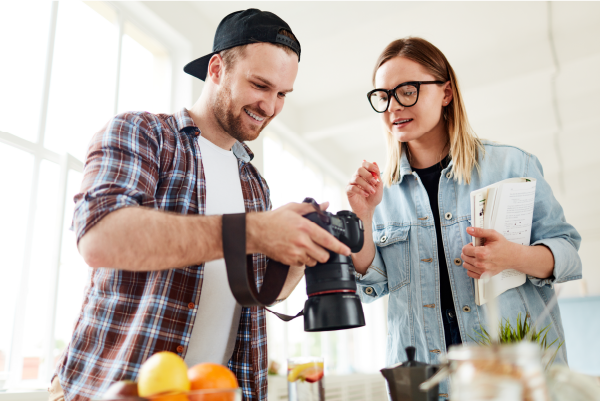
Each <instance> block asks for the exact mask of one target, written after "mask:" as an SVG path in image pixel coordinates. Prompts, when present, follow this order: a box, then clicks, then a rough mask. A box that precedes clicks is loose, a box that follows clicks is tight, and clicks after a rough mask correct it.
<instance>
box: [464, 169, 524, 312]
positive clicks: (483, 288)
mask: <svg viewBox="0 0 601 401" xmlns="http://www.w3.org/2000/svg"><path fill="white" fill-rule="evenodd" d="M535 192H536V179H535V178H530V177H520V178H509V179H507V180H503V181H499V182H496V183H494V184H492V185H489V186H487V187H484V188H481V189H478V190H476V191H473V192H471V194H470V204H471V212H472V226H474V227H479V228H485V229H491V228H492V229H494V230H496V231H497V232H499V233H501V234H503V236H504V237H505V238H507V240H509V241H511V242H515V243H517V244H521V245H530V232H531V231H532V214H533V211H534V195H535ZM483 241H484V239H483V238H476V237H474V238H473V242H472V243H473V245H474V246H483V245H485V244H484V243H483ZM525 282H526V275H525V274H524V273H521V272H519V271H517V270H513V269H508V270H503V271H502V272H501V273H499V274H497V275H496V276H494V277H492V278H490V279H476V280H475V290H476V291H475V292H476V294H475V296H476V304H477V305H484V304H485V303H486V302H488V301H489V300H491V299H493V298H495V297H498V296H499V295H501V294H502V293H504V292H505V291H507V290H509V289H511V288H515V287H518V286H520V285H522V284H524V283H525Z"/></svg>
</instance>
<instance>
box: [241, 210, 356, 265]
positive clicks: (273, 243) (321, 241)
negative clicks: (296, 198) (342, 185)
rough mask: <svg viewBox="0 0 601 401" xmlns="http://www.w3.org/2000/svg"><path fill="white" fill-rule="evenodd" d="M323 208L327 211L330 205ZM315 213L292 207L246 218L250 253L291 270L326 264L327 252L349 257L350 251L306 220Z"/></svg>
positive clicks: (247, 248) (247, 249)
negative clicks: (276, 262)
mask: <svg viewBox="0 0 601 401" xmlns="http://www.w3.org/2000/svg"><path fill="white" fill-rule="evenodd" d="M320 207H321V209H322V210H325V209H326V208H327V207H328V203H327V202H326V203H323V204H322V205H320ZM314 210H315V209H313V206H311V205H310V204H308V203H289V204H287V205H285V206H282V207H280V208H278V209H275V210H272V211H270V212H264V213H249V214H248V215H247V216H246V238H247V239H246V251H247V253H256V252H258V253H263V254H265V255H267V257H269V258H270V259H273V260H277V261H278V262H281V263H283V264H285V265H290V266H302V265H307V266H315V265H316V264H317V262H320V263H325V262H327V261H328V259H329V257H330V255H329V253H328V252H327V250H326V249H329V250H331V251H332V252H336V253H340V254H343V255H347V256H349V255H350V254H351V250H350V248H349V247H347V246H346V245H344V244H343V243H342V242H340V241H338V240H337V239H336V238H334V236H332V235H331V234H330V233H328V232H327V231H325V230H324V229H322V228H321V227H319V226H318V225H317V224H315V223H313V222H311V221H309V220H307V219H306V218H304V217H303V215H305V214H308V213H311V212H312V211H314ZM324 248H325V249H324Z"/></svg>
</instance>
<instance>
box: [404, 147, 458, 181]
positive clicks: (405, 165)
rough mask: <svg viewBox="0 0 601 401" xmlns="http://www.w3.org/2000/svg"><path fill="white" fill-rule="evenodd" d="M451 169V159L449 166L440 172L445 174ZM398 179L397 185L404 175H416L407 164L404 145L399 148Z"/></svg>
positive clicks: (407, 159)
mask: <svg viewBox="0 0 601 401" xmlns="http://www.w3.org/2000/svg"><path fill="white" fill-rule="evenodd" d="M452 168H453V159H452V158H451V160H450V161H449V165H448V166H447V167H446V168H445V169H444V170H442V171H443V173H446V172H447V171H450V170H451V169H452ZM400 171H401V174H400V178H399V182H398V184H400V183H401V182H403V178H404V177H405V176H406V175H416V173H415V172H414V171H413V169H412V168H411V164H410V163H409V158H407V147H406V146H405V144H403V146H401V166H400Z"/></svg>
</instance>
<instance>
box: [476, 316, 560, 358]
mask: <svg viewBox="0 0 601 401" xmlns="http://www.w3.org/2000/svg"><path fill="white" fill-rule="evenodd" d="M550 328H551V325H550V324H549V325H548V326H547V327H545V328H543V329H541V330H538V331H537V330H536V327H532V323H531V322H530V315H529V314H526V316H525V317H524V320H523V321H522V314H521V313H518V316H517V318H516V327H515V328H514V327H513V326H512V325H511V323H509V319H505V322H504V323H503V321H501V322H500V323H499V342H500V343H502V344H508V343H517V342H520V341H532V342H534V343H537V344H540V348H541V350H542V352H543V355H549V352H551V350H550V348H551V347H552V346H553V344H555V343H556V342H557V340H559V339H555V341H553V342H552V343H550V344H549V343H548V341H547V334H548V333H549V329H550ZM474 331H475V332H476V334H477V338H473V337H472V336H468V337H469V338H470V339H471V340H472V341H474V342H475V343H477V344H479V345H490V344H491V343H492V338H491V336H490V334H489V333H488V332H487V331H486V329H485V328H484V327H482V325H480V331H479V332H478V331H477V330H474ZM528 333H531V334H530V335H528ZM563 343H564V341H562V342H561V343H559V344H558V345H557V349H556V350H555V352H554V353H553V354H551V356H550V360H549V362H548V363H547V365H546V367H545V369H546V368H547V367H549V365H551V364H552V363H553V361H554V360H555V357H556V356H557V352H559V349H560V348H561V346H562V345H563Z"/></svg>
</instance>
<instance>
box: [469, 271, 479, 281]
mask: <svg viewBox="0 0 601 401" xmlns="http://www.w3.org/2000/svg"><path fill="white" fill-rule="evenodd" d="M467 275H468V277H471V278H477V279H479V278H480V277H482V275H481V274H479V273H474V272H472V271H469V270H468V271H467Z"/></svg>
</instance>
